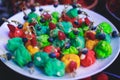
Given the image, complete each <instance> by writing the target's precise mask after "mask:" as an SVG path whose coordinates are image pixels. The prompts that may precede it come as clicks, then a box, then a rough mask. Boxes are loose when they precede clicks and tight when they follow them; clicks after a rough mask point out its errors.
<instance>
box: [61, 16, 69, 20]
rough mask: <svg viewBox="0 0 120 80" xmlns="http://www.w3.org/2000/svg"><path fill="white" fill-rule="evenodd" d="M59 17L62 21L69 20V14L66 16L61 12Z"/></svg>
mask: <svg viewBox="0 0 120 80" xmlns="http://www.w3.org/2000/svg"><path fill="white" fill-rule="evenodd" d="M61 17H62V20H63V21H70V18H69V16H67V15H66V14H63V15H62V16H61Z"/></svg>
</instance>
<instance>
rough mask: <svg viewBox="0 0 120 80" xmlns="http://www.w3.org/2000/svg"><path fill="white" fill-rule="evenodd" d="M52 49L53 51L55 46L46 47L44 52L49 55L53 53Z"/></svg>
mask: <svg viewBox="0 0 120 80" xmlns="http://www.w3.org/2000/svg"><path fill="white" fill-rule="evenodd" d="M52 49H53V46H46V47H45V48H44V50H43V51H45V52H47V53H51V52H52Z"/></svg>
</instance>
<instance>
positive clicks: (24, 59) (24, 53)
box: [7, 37, 32, 67]
mask: <svg viewBox="0 0 120 80" xmlns="http://www.w3.org/2000/svg"><path fill="white" fill-rule="evenodd" d="M7 49H8V50H9V51H11V52H12V54H13V56H14V58H13V60H14V61H15V62H16V63H17V64H18V65H19V66H20V67H23V66H25V65H26V64H27V63H28V62H30V61H32V59H31V55H30V53H29V52H28V50H27V49H26V48H25V46H24V44H23V42H22V39H21V38H17V37H16V38H12V39H10V40H9V41H8V43H7Z"/></svg>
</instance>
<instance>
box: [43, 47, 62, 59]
mask: <svg viewBox="0 0 120 80" xmlns="http://www.w3.org/2000/svg"><path fill="white" fill-rule="evenodd" d="M43 51H44V52H46V53H48V54H50V53H52V52H53V53H55V54H56V57H59V56H60V53H59V51H58V48H55V47H54V46H46V47H44V49H43Z"/></svg>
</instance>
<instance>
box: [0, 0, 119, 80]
mask: <svg viewBox="0 0 120 80" xmlns="http://www.w3.org/2000/svg"><path fill="white" fill-rule="evenodd" d="M105 4H106V2H105V0H99V3H98V5H97V6H96V7H95V9H94V11H95V12H97V13H99V14H101V15H103V16H104V17H106V18H107V19H108V20H110V21H111V22H112V23H113V24H114V25H115V26H116V28H117V29H118V30H119V32H120V21H118V20H117V19H115V18H114V17H113V16H111V14H110V13H109V12H108V11H107V10H106V7H105ZM6 10H7V9H6ZM6 12H7V11H6ZM0 14H1V11H0ZM1 16H2V15H1ZM1 16H0V18H1ZM4 16H6V17H9V15H8V14H7V13H5V15H4ZM1 24H2V22H1V21H0V25H1ZM118 45H119V44H118ZM104 71H106V72H111V73H114V74H116V75H119V76H120V55H119V56H118V57H117V59H116V60H115V61H114V62H113V63H112V64H111V65H110V66H109V67H108V68H107V69H105V70H104ZM108 76H109V80H120V79H118V78H115V77H113V76H110V75H108ZM8 79H9V80H35V79H31V78H28V77H26V76H23V75H21V74H19V73H16V72H15V71H13V70H11V69H10V68H8V67H7V66H6V65H4V64H3V63H2V62H1V61H0V80H8Z"/></svg>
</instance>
